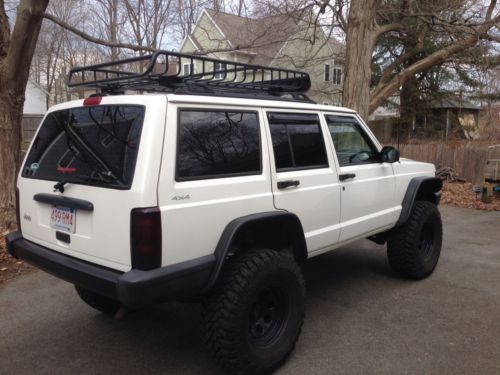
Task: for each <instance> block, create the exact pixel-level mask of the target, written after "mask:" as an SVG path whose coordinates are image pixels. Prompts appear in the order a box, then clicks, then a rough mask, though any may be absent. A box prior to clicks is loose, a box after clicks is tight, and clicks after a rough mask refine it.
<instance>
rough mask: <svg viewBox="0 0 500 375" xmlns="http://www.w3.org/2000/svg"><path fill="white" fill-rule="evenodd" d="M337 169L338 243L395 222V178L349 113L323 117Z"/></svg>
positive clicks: (360, 125)
mask: <svg viewBox="0 0 500 375" xmlns="http://www.w3.org/2000/svg"><path fill="white" fill-rule="evenodd" d="M325 120H326V123H327V125H328V130H329V133H330V135H331V139H332V141H333V144H334V148H335V153H336V156H337V159H338V164H339V166H340V170H339V178H340V180H341V181H340V182H341V186H342V195H341V197H342V216H341V233H340V241H341V242H342V241H347V240H350V239H354V238H357V237H365V236H366V235H367V234H370V233H372V232H375V231H379V230H380V229H383V228H386V227H388V226H391V225H392V224H393V223H394V213H395V207H394V194H395V178H394V172H393V169H392V165H391V164H389V163H381V162H380V157H379V150H378V146H377V145H376V144H375V142H374V140H373V139H372V138H371V136H370V135H369V133H368V131H367V129H366V128H365V126H364V124H363V123H362V122H361V121H360V120H359V119H358V118H357V117H356V116H355V115H349V114H325Z"/></svg>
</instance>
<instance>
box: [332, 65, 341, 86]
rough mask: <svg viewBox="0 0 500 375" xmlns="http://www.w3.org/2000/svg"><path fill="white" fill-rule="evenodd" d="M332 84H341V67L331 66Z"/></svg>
mask: <svg viewBox="0 0 500 375" xmlns="http://www.w3.org/2000/svg"><path fill="white" fill-rule="evenodd" d="M333 84H334V85H341V84H342V69H341V68H333Z"/></svg>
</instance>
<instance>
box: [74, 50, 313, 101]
mask: <svg viewBox="0 0 500 375" xmlns="http://www.w3.org/2000/svg"><path fill="white" fill-rule="evenodd" d="M68 86H69V87H90V88H95V89H98V90H100V91H101V92H102V93H109V94H120V93H123V92H124V91H125V90H136V91H148V92H175V93H184V94H197V95H200V94H201V95H222V96H244V97H253V98H266V99H280V100H283V99H284V100H300V101H308V102H312V100H311V99H309V98H308V97H307V96H306V95H305V94H304V93H305V92H306V91H307V90H309V88H310V87H311V80H310V78H309V74H307V73H304V72H299V71H294V70H287V69H280V68H271V67H266V66H261V65H251V64H244V63H240V62H236V61H226V60H219V59H213V58H208V57H205V56H200V55H188V54H183V53H178V52H172V51H157V52H155V53H153V54H150V55H145V56H139V57H132V58H128V59H123V60H117V61H113V62H107V63H102V64H96V65H90V66H85V67H77V68H73V69H71V71H70V74H69V79H68Z"/></svg>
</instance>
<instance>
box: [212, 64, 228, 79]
mask: <svg viewBox="0 0 500 375" xmlns="http://www.w3.org/2000/svg"><path fill="white" fill-rule="evenodd" d="M215 70H216V71H219V73H216V74H215V76H214V78H215V79H224V78H226V64H224V63H216V64H215Z"/></svg>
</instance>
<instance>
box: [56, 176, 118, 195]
mask: <svg viewBox="0 0 500 375" xmlns="http://www.w3.org/2000/svg"><path fill="white" fill-rule="evenodd" d="M93 172H95V173H98V174H99V176H100V177H101V178H97V177H93V176H90V175H82V174H74V175H72V176H69V177H66V178H63V179H62V180H60V181H59V182H57V183H56V184H55V185H54V191H58V190H59V192H61V193H64V185H66V184H67V183H69V182H73V181H97V182H104V180H103V178H102V176H105V177H109V178H111V179H113V180H114V181H116V179H115V178H114V177H113V174H112V173H111V172H110V171H105V172H98V171H93Z"/></svg>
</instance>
